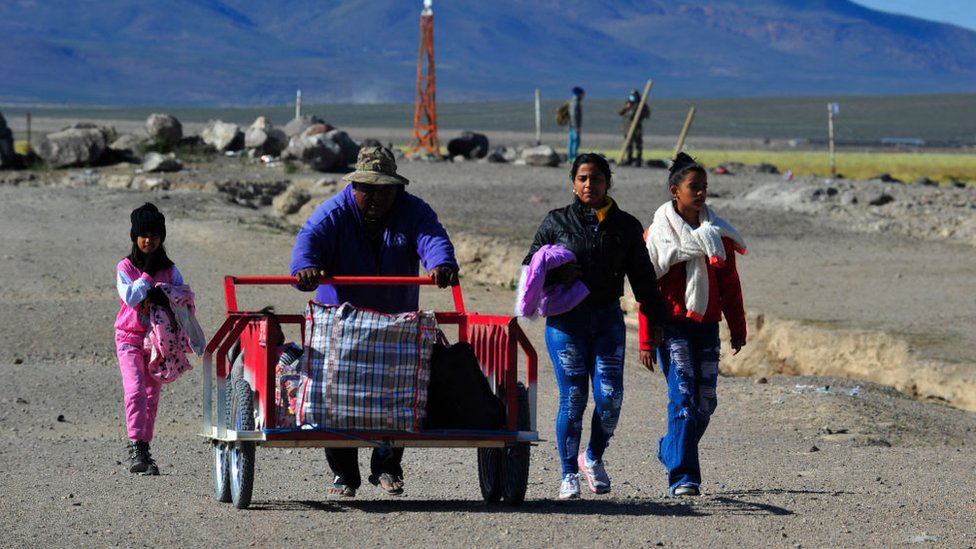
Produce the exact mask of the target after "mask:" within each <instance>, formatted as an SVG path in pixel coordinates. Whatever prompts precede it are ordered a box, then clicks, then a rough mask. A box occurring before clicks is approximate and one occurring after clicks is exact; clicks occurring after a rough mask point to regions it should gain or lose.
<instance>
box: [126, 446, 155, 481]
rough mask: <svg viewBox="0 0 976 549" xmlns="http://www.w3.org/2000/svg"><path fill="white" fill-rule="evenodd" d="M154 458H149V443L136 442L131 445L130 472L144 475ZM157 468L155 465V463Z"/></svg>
mask: <svg viewBox="0 0 976 549" xmlns="http://www.w3.org/2000/svg"><path fill="white" fill-rule="evenodd" d="M151 462H152V458H151V457H149V443H148V442H143V441H141V440H134V441H132V442H130V443H129V472H130V473H144V472H146V469H148V468H149V464H150V463H151ZM153 466H155V463H153Z"/></svg>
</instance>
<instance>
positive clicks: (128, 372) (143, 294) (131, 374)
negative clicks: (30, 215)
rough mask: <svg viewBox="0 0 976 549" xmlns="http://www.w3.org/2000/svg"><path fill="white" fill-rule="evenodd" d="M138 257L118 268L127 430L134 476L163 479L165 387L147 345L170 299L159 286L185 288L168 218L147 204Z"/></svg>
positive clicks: (138, 216)
mask: <svg viewBox="0 0 976 549" xmlns="http://www.w3.org/2000/svg"><path fill="white" fill-rule="evenodd" d="M130 217H131V220H132V228H131V229H130V230H129V237H130V238H131V239H132V252H131V253H130V254H129V256H128V257H126V258H124V259H123V260H122V261H120V262H119V264H118V266H117V267H116V276H115V279H116V287H117V288H118V292H119V301H120V302H121V307H120V308H119V314H118V317H116V319H115V346H116V352H117V354H118V357H119V368H120V369H121V370H122V389H123V392H124V400H125V420H126V429H127V431H128V435H129V446H128V451H129V471H130V472H133V473H143V474H147V475H158V474H159V468H158V467H157V466H156V462H155V461H153V458H152V456H151V455H150V453H149V443H150V442H151V441H152V438H153V427H154V425H155V423H156V409H157V407H158V405H159V393H160V387H161V384H162V382H161V381H160V380H159V379H158V378H157V377H155V376H153V375H151V374H150V372H149V369H148V367H147V366H148V363H149V356H150V352H149V350H147V349H145V347H144V341H145V338H146V334H147V332H148V331H149V328H150V326H149V306H150V303H156V304H164V303H166V302H167V298H166V296H165V294H163V292H162V291H161V290H159V289H158V288H155V287H154V286H155V285H156V284H159V283H168V284H171V285H173V286H182V285H183V275H182V274H180V271H179V269H177V268H176V265H174V264H173V262H172V261H171V260H170V259H169V257H168V256H167V255H166V250H165V249H164V248H163V241H164V240H166V218H165V217H164V216H163V214H162V213H161V212H160V211H159V210H158V209H156V206H154V205H153V204H151V203H149V202H147V203H145V204H144V205H142V206H140V207H138V208H136V209H135V210H133V211H132V214H131V216H130Z"/></svg>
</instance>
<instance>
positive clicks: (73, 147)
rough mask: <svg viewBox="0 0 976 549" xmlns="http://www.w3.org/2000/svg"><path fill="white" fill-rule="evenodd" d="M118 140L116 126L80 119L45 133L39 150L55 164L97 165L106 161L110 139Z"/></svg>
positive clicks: (49, 161) (63, 166) (39, 152)
mask: <svg viewBox="0 0 976 549" xmlns="http://www.w3.org/2000/svg"><path fill="white" fill-rule="evenodd" d="M114 140H115V129H114V128H111V127H108V126H98V125H95V124H88V123H77V124H74V125H72V126H69V127H67V128H65V129H63V130H61V131H58V132H54V133H49V134H47V135H45V136H44V139H43V140H42V141H41V144H40V145H39V146H38V147H37V154H38V155H39V156H40V157H41V158H42V159H44V161H45V162H46V163H47V165H48V166H50V167H52V168H67V167H70V166H93V165H97V164H99V163H100V162H101V161H102V158H103V156H104V155H105V151H106V150H107V149H108V143H110V142H112V141H114Z"/></svg>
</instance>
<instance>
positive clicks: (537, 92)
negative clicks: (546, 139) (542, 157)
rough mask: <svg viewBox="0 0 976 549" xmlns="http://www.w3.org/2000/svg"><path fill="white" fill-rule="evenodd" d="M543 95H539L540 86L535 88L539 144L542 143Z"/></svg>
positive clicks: (536, 137) (537, 142) (536, 126)
mask: <svg viewBox="0 0 976 549" xmlns="http://www.w3.org/2000/svg"><path fill="white" fill-rule="evenodd" d="M540 102H541V96H540V95H539V88H536V89H535V144H536V146H539V145H541V144H542V110H541V108H542V107H541V105H540Z"/></svg>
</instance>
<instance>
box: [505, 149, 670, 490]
mask: <svg viewBox="0 0 976 549" xmlns="http://www.w3.org/2000/svg"><path fill="white" fill-rule="evenodd" d="M570 173H571V176H572V179H571V181H572V185H573V194H574V195H575V198H574V199H573V202H572V203H571V204H570V205H568V206H566V207H563V208H559V209H556V210H552V211H550V212H549V214H548V215H546V218H545V219H544V220H543V221H542V224H541V225H540V226H539V230H538V231H537V232H536V235H535V240H534V241H533V242H532V247H531V248H530V249H529V253H528V255H526V257H525V260H524V261H523V264H524V265H528V264H529V263H530V262H531V260H532V256H533V254H535V253H536V251H537V250H539V249H540V248H541V247H542V246H544V245H546V244H551V245H558V246H562V247H564V248H567V249H569V250H570V251H572V252H573V254H575V256H576V262H575V263H568V264H565V265H563V266H561V267H558V268H555V269H552V270H550V271H549V272H548V273H547V275H546V281H545V284H546V285H550V284H567V285H568V284H572V283H573V282H575V281H576V280H580V281H582V282H583V283H584V284H585V285H586V287H587V288H588V289H589V292H590V293H589V295H588V296H587V297H586V298H585V299H584V300H583V301H582V302H581V303H580V304H579V305H577V306H576V307H575V308H573V309H572V310H570V311H569V312H567V313H563V314H559V315H555V316H550V317H548V318H547V320H546V332H545V333H546V347H547V348H548V350H549V357H550V359H551V360H552V363H553V369H554V371H555V376H556V382H557V384H558V385H559V412H558V414H557V416H556V445H557V447H558V449H559V457H560V459H561V460H562V481H561V483H560V487H559V499H576V498H579V496H580V488H579V483H580V472H581V471H582V472H583V474H584V475H585V477H586V481H587V484H588V485H589V489H590V491H592V492H593V493H596V494H605V493H607V492H609V491H610V477H609V476H608V475H607V472H606V469H605V467H604V466H603V452H604V450H606V448H607V445H608V443H609V440H610V437H612V436H613V432H614V429H615V428H616V426H617V420H618V419H619V417H620V408H621V404H622V403H623V380H624V376H623V367H624V348H625V337H626V328H625V326H624V319H623V311H621V309H620V297H621V296H622V295H623V290H624V275H627V278H628V280H629V281H630V286H631V289H632V290H633V292H634V297H635V298H636V299H637V302H638V303H639V304H640V310H641V312H642V313H644V315H646V316H647V318H648V323H647V330H648V334H647V335H646V337H647V338H648V341H651V342H654V343H655V344H656V343H657V342H660V340H661V337H662V330H661V326H662V324H663V319H664V316H665V315H664V313H665V310H664V301H663V300H662V298H661V294H660V292H659V291H658V287H657V282H656V277H655V275H654V268H653V267H652V265H651V261H650V258H649V256H648V254H647V248H646V247H645V246H644V240H643V237H642V235H643V227H642V226H641V223H640V222H639V221H638V220H637V219H636V218H635V217H634V216H632V215H630V214H628V213H626V212H624V211H623V210H621V209H620V208H619V207H617V204H616V203H615V202H614V201H613V200H612V199H611V198H610V197H609V196H608V195H607V191H608V190H609V189H610V185H611V184H610V164H609V163H608V162H607V159H606V158H604V157H603V156H601V155H599V154H595V153H588V154H583V155H581V156H578V157H576V160H575V162H574V163H573V168H572V171H571V172H570ZM590 382H592V385H593V401H594V410H593V415H592V418H591V421H590V440H589V444H588V446H587V448H586V450H585V451H583V452H582V453H579V447H580V435H581V433H582V430H583V413H584V411H585V410H586V404H587V400H588V397H587V391H588V390H589V383H590ZM577 454H578V455H577Z"/></svg>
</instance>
